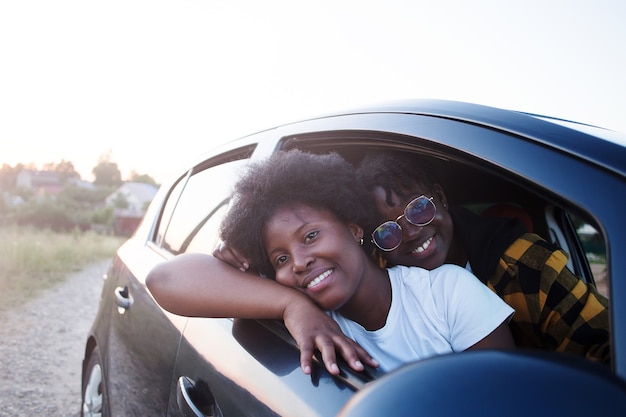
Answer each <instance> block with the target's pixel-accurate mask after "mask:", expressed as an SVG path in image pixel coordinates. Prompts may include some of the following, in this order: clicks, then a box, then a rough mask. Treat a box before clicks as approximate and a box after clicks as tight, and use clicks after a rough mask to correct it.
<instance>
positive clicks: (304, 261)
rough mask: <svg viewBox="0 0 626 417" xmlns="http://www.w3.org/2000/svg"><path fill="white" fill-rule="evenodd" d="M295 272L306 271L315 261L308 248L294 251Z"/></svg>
mask: <svg viewBox="0 0 626 417" xmlns="http://www.w3.org/2000/svg"><path fill="white" fill-rule="evenodd" d="M292 256H293V272H296V273H297V272H304V271H307V270H308V269H309V267H310V266H311V264H312V263H313V262H314V261H315V258H314V257H313V255H311V254H310V253H309V251H306V250H299V251H296V252H294V253H293V255H292Z"/></svg>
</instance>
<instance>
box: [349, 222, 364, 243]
mask: <svg viewBox="0 0 626 417" xmlns="http://www.w3.org/2000/svg"><path fill="white" fill-rule="evenodd" d="M348 229H349V230H350V233H351V234H352V236H353V237H354V240H356V241H357V242H360V241H361V239H363V228H362V227H361V226H359V225H358V224H354V223H350V224H348Z"/></svg>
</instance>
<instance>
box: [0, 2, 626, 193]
mask: <svg viewBox="0 0 626 417" xmlns="http://www.w3.org/2000/svg"><path fill="white" fill-rule="evenodd" d="M625 18H626V3H624V2H622V1H620V0H597V1H593V2H592V1H587V0H553V1H542V0H528V1H523V2H509V1H498V0H475V1H471V2H468V1H463V0H440V1H424V0H389V1H385V2H381V1H371V0H342V1H331V0H318V1H315V2H305V1H297V0H267V1H263V2H259V1H255V0H211V1H206V0H175V1H174V0H124V1H121V0H109V1H106V2H97V1H84V0H56V1H47V0H21V1H3V2H1V3H0V57H1V59H2V65H0V118H1V121H0V141H1V147H0V163H4V164H9V165H10V166H12V167H13V166H15V165H16V164H18V163H22V164H26V165H30V166H34V167H36V168H39V169H41V168H43V165H44V164H46V163H54V164H59V163H60V162H61V161H66V162H71V163H72V165H73V167H74V168H75V170H76V171H77V173H79V174H80V176H81V179H82V180H85V181H89V182H92V181H94V180H95V178H94V173H93V168H94V167H95V166H96V165H98V163H99V162H102V160H105V161H109V162H114V163H115V164H116V165H117V167H118V168H119V170H120V175H121V179H122V180H129V179H131V177H132V176H133V175H148V176H150V177H151V178H153V179H154V180H155V182H157V183H161V182H163V181H165V180H166V179H167V178H169V177H170V176H171V175H173V173H176V172H178V169H179V168H180V167H181V166H183V165H185V164H186V163H187V162H188V161H189V160H190V156H194V155H196V154H197V153H198V152H202V151H204V150H207V149H209V148H210V147H212V146H214V145H216V144H218V143H221V142H224V141H227V140H230V139H234V138H237V137H239V136H243V135H246V134H248V133H252V132H255V131H257V130H261V129H265V128H268V127H272V126H274V125H276V124H280V123H284V122H288V121H291V120H294V119H299V118H303V117H309V116H312V115H317V114H320V113H326V112H328V111H332V110H335V109H342V108H348V107H352V106H360V105H363V104H370V103H375V102H379V101H386V100H395V99H403V98H439V99H451V100H461V101H469V102H474V103H479V104H485V105H491V106H496V107H503V108H508V109H514V110H521V111H528V112H533V113H540V114H545V115H549V116H555V117H561V118H565V119H571V120H576V121H580V122H584V123H589V124H595V125H600V126H602V127H606V128H609V129H613V130H618V131H622V132H626V118H624V117H623V114H624V109H625V108H626V81H625V80H624V70H625V68H626V48H624V47H623V45H624V41H625V40H626V25H624V24H623V22H624V19H625Z"/></svg>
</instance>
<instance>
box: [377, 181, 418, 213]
mask: <svg viewBox="0 0 626 417" xmlns="http://www.w3.org/2000/svg"><path fill="white" fill-rule="evenodd" d="M429 193H430V190H429V187H427V186H426V185H425V184H423V183H421V182H419V181H413V180H411V181H404V182H400V181H399V180H397V181H396V182H395V183H394V184H393V186H390V187H383V186H380V185H379V186H376V187H374V190H373V195H374V201H375V203H376V207H377V208H378V209H381V208H385V207H396V206H401V205H406V203H408V202H409V201H410V200H412V199H414V198H415V197H418V196H420V195H422V194H423V195H427V194H429Z"/></svg>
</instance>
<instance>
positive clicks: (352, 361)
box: [338, 339, 378, 372]
mask: <svg viewBox="0 0 626 417" xmlns="http://www.w3.org/2000/svg"><path fill="white" fill-rule="evenodd" d="M348 341H349V342H348V343H344V344H340V345H339V347H338V349H339V351H340V353H341V356H342V357H343V359H344V360H345V361H346V362H347V363H348V365H349V366H350V367H351V368H352V369H354V370H355V371H359V372H360V371H363V370H364V369H365V367H364V366H363V363H365V364H366V365H367V366H370V367H372V368H378V362H377V361H376V359H374V358H372V356H371V355H370V354H369V353H367V351H366V350H365V349H363V348H362V347H361V345H359V344H358V343H356V342H355V341H353V340H352V339H348Z"/></svg>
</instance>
